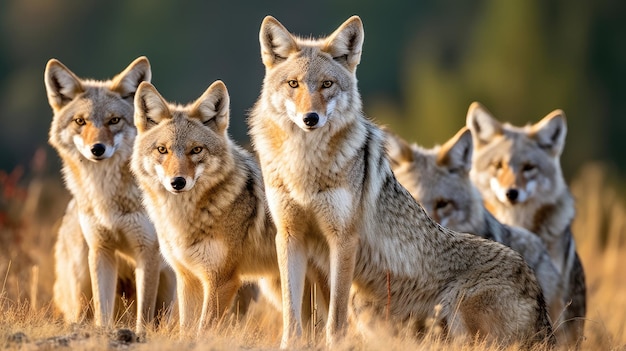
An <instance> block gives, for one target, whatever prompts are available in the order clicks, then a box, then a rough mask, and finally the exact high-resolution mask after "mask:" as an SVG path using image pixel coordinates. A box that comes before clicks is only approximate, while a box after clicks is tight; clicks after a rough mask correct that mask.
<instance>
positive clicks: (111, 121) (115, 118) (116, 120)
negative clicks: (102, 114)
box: [109, 117, 120, 124]
mask: <svg viewBox="0 0 626 351" xmlns="http://www.w3.org/2000/svg"><path fill="white" fill-rule="evenodd" d="M118 123H120V118H119V117H113V118H111V119H110V120H109V124H118Z"/></svg>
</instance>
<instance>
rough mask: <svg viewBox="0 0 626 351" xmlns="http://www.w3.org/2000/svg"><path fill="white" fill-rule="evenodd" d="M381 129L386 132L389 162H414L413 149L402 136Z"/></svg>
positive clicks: (386, 129) (384, 128) (385, 128)
mask: <svg viewBox="0 0 626 351" xmlns="http://www.w3.org/2000/svg"><path fill="white" fill-rule="evenodd" d="M381 129H382V130H383V131H384V132H385V139H386V146H387V155H388V156H389V160H391V162H393V163H396V164H402V163H410V162H413V150H412V149H411V145H409V143H407V142H406V141H405V140H404V139H402V138H401V137H400V136H398V135H397V134H395V133H393V132H392V131H390V130H389V129H388V128H387V127H382V128H381Z"/></svg>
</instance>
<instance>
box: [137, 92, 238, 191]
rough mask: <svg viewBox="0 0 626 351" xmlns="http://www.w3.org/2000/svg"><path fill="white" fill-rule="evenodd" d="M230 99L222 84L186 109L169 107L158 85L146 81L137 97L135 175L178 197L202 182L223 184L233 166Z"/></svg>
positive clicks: (176, 106)
mask: <svg viewBox="0 0 626 351" xmlns="http://www.w3.org/2000/svg"><path fill="white" fill-rule="evenodd" d="M229 101H230V100H229V96H228V91H227V90H226V86H225V85H224V83H222V82H221V81H216V82H214V83H213V84H212V85H211V86H210V87H209V88H208V89H207V90H206V91H205V92H204V94H203V95H202V96H201V97H199V98H198V99H197V100H196V101H195V102H193V103H191V104H188V105H186V106H179V105H173V104H169V103H168V102H167V101H165V100H164V99H163V97H162V96H161V95H160V94H159V92H158V91H157V90H156V88H155V87H154V86H152V85H151V84H150V83H147V82H144V83H142V84H141V85H140V86H139V89H138V90H137V94H136V96H135V125H136V127H137V131H138V136H137V140H136V141H135V147H134V153H133V160H132V164H131V167H132V170H133V172H135V173H136V174H141V175H142V176H145V177H148V178H149V179H150V178H151V179H154V181H155V182H158V183H160V184H161V185H162V186H163V188H165V190H167V191H169V192H171V193H174V194H177V193H181V192H185V191H189V190H191V189H192V188H194V186H195V185H196V183H197V182H198V181H199V180H200V179H202V181H203V183H208V182H212V183H217V182H219V181H220V180H221V179H222V178H223V177H224V176H225V172H224V170H226V169H228V168H229V167H232V163H233V161H232V157H231V156H230V153H229V152H228V150H229V149H228V145H229V142H230V141H229V139H228V137H227V133H226V130H227V128H228V121H229V116H230V113H229ZM142 178H144V177H142Z"/></svg>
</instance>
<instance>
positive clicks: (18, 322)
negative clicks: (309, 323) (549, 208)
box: [0, 153, 626, 351]
mask: <svg viewBox="0 0 626 351" xmlns="http://www.w3.org/2000/svg"><path fill="white" fill-rule="evenodd" d="M43 164H45V155H44V154H43V153H39V154H38V155H37V156H36V158H35V161H34V162H33V166H32V167H31V169H29V170H27V171H24V170H23V169H16V170H13V171H12V172H10V173H5V172H1V171H0V272H3V273H4V275H3V276H0V279H2V289H1V290H0V338H1V339H0V347H4V348H5V349H20V350H49V349H57V348H72V349H84V350H106V349H127V348H131V349H133V350H144V349H145V350H170V349H176V350H185V351H190V350H223V349H228V350H232V349H246V350H250V349H255V350H269V349H276V348H277V346H278V344H279V340H280V332H281V318H280V316H279V315H278V313H277V312H276V311H275V310H273V309H272V308H271V307H269V305H268V304H267V303H265V302H264V301H259V302H258V303H254V304H253V305H252V306H251V308H250V310H249V311H248V313H247V314H246V315H245V316H243V317H241V318H239V319H238V318H236V317H232V318H230V319H226V320H223V321H221V323H220V325H219V326H218V327H216V328H214V329H212V330H210V331H207V332H206V334H204V335H202V336H200V337H196V338H191V339H180V338H179V337H178V330H177V327H176V326H175V325H172V323H167V322H164V323H162V324H161V326H160V327H159V329H156V330H155V329H150V330H148V332H147V334H146V336H145V338H142V340H141V341H140V342H136V336H134V335H132V333H128V331H125V330H124V329H122V330H114V331H106V330H99V329H97V328H95V327H93V326H91V325H90V324H89V323H85V324H82V325H65V324H64V323H63V322H62V321H61V320H60V319H59V318H57V317H55V316H54V313H53V312H52V307H51V302H50V301H51V295H52V284H53V279H54V273H53V272H54V271H53V260H52V247H53V245H54V240H55V229H56V224H55V223H56V222H57V221H58V219H59V218H60V217H61V215H62V213H63V211H64V207H65V204H66V203H67V201H68V195H67V193H66V191H65V190H64V189H63V186H62V184H61V182H60V180H59V179H58V178H56V177H52V178H47V177H45V176H43V174H42V173H41V170H42V169H43V168H44V167H43ZM607 174H608V172H607V171H606V170H605V169H604V168H602V167H601V166H598V165H588V166H587V167H585V168H583V170H582V171H581V172H580V174H579V175H578V176H577V177H576V178H575V179H574V181H573V182H572V191H573V193H574V195H575V197H576V199H577V207H578V216H577V219H576V221H575V223H574V228H573V230H574V234H575V236H576V240H577V243H578V250H579V253H580V255H581V258H582V261H583V265H584V267H585V270H586V274H587V283H588V318H587V322H586V331H585V337H586V339H585V341H584V342H583V348H582V349H583V350H626V332H625V330H626V329H625V328H626V273H625V272H624V269H625V268H626V265H625V263H626V260H625V259H624V257H626V209H625V208H624V205H623V202H622V199H623V197H622V196H619V195H618V194H617V192H616V190H615V189H617V187H616V186H615V185H608V184H610V181H607V178H608V177H607ZM131 325H132V318H130V317H129V316H122V317H120V318H119V321H118V325H117V327H119V328H124V327H129V326H131ZM315 332H316V334H317V336H318V337H317V338H316V339H315V340H311V342H310V345H312V346H307V347H305V348H306V349H321V348H322V347H321V346H320V345H321V342H320V339H321V338H320V336H322V335H323V333H322V331H320V330H315ZM435 335H436V333H433V334H431V335H429V336H427V337H426V338H424V339H423V340H419V341H418V340H415V339H413V338H410V337H407V336H403V335H402V334H400V335H397V334H396V335H391V334H389V333H386V332H385V331H384V328H380V332H377V333H376V335H368V336H364V337H360V336H359V337H357V336H356V334H355V333H352V332H350V333H349V336H348V337H347V338H346V340H345V343H344V344H343V345H340V347H339V348H340V349H346V350H347V349H349V350H389V351H390V350H406V349H413V350H454V351H464V350H468V351H469V350H490V349H493V350H495V349H496V348H494V347H489V346H487V345H483V344H480V343H471V342H466V343H453V344H451V343H449V342H444V341H441V340H439V339H438V338H437V337H435ZM509 349H510V350H517V348H515V347H512V348H509Z"/></svg>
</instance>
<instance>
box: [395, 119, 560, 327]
mask: <svg viewBox="0 0 626 351" xmlns="http://www.w3.org/2000/svg"><path fill="white" fill-rule="evenodd" d="M386 132H387V141H388V154H389V157H390V160H391V168H392V170H393V172H394V174H395V176H396V178H397V179H398V181H399V182H400V184H402V185H403V186H404V187H405V188H406V189H407V190H408V191H409V193H411V195H412V196H413V198H415V199H416V200H417V201H418V202H419V203H420V204H421V205H422V206H423V207H424V209H425V210H426V212H428V214H429V215H430V216H431V218H433V219H434V220H436V221H437V222H438V223H440V224H441V225H443V226H446V227H448V228H450V229H452V230H456V231H459V232H465V233H471V234H476V235H479V236H481V237H483V238H486V239H491V240H495V241H497V242H500V243H503V244H505V245H507V246H509V247H511V248H512V249H514V250H515V251H517V252H519V253H520V254H522V256H523V257H524V259H525V260H526V263H528V265H529V266H530V267H531V268H532V269H533V271H534V272H535V276H536V277H537V280H538V281H539V285H540V286H541V288H542V291H543V295H544V297H545V299H546V303H547V305H548V307H549V312H550V313H549V315H550V317H551V319H552V320H553V321H556V320H558V318H559V316H560V315H561V313H562V311H563V307H564V305H563V296H562V294H563V293H564V292H563V287H562V283H561V281H560V278H559V277H560V273H559V271H558V270H557V269H556V267H555V266H554V264H553V262H552V259H551V258H550V255H549V254H548V251H547V249H546V247H545V245H544V244H543V242H542V241H541V239H540V238H539V237H537V236H536V235H535V234H533V233H531V232H529V231H527V230H525V229H523V228H520V227H510V226H507V225H504V224H502V223H500V222H498V220H496V219H495V217H494V216H493V215H492V214H491V213H489V211H487V209H486V208H485V206H484V204H483V201H482V197H481V196H480V193H479V192H478V189H476V187H475V186H474V185H473V184H472V182H471V180H470V178H469V171H470V168H471V166H472V136H471V133H470V131H469V130H468V129H467V128H465V127H464V128H462V129H461V130H460V131H459V132H458V133H457V134H456V135H455V136H454V137H452V138H451V139H450V140H448V141H447V142H446V143H444V144H443V145H442V146H436V147H434V148H432V149H424V148H422V147H420V146H418V145H417V144H412V145H409V143H407V142H406V141H405V140H404V139H402V138H400V137H399V136H398V135H396V134H394V133H393V132H391V131H388V130H386Z"/></svg>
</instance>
